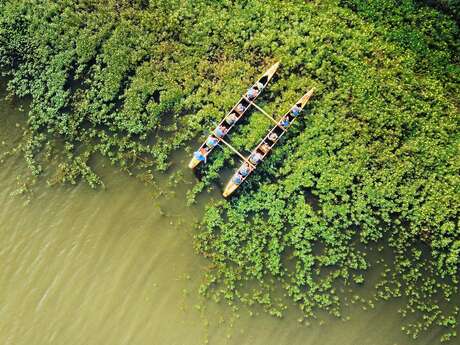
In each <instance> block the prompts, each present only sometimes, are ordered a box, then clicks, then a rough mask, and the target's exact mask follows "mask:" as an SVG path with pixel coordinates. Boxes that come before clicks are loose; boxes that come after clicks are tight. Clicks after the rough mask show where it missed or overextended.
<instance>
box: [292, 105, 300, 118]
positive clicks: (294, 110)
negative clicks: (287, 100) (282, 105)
mask: <svg viewBox="0 0 460 345" xmlns="http://www.w3.org/2000/svg"><path fill="white" fill-rule="evenodd" d="M301 111H302V108H301V107H299V106H298V105H297V104H296V105H294V106H293V107H292V109H291V115H292V116H293V117H297V116H299V114H300V112H301Z"/></svg>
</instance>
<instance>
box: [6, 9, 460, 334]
mask: <svg viewBox="0 0 460 345" xmlns="http://www.w3.org/2000/svg"><path fill="white" fill-rule="evenodd" d="M451 8H452V9H453V11H455V6H453V7H451ZM452 13H454V14H455V12H452ZM458 36H459V32H458V26H457V24H456V23H455V21H454V20H452V18H451V17H450V16H449V15H446V14H443V13H442V12H439V11H438V10H436V9H433V8H432V7H427V6H425V5H422V4H420V3H419V2H414V1H410V0H404V1H394V0H385V1H377V0H376V1H361V0H343V1H335V0H330V1H329V0H328V1H321V2H304V1H285V2H283V3H282V4H281V3H280V2H277V1H249V2H247V1H246V2H241V3H240V2H236V3H235V2H228V1H221V2H208V1H173V0H171V1H150V2H148V1H115V0H110V1H106V2H104V3H103V4H102V3H98V2H89V1H73V0H59V1H46V0H15V1H0V68H2V70H4V71H6V72H5V74H6V75H7V77H8V78H9V84H8V85H9V90H10V91H11V93H13V94H16V95H18V96H23V97H24V96H27V97H30V99H31V105H30V111H29V116H28V129H27V131H26V133H25V134H24V142H23V143H22V144H21V146H20V148H21V150H22V152H23V154H24V157H25V159H26V161H27V163H28V165H29V166H30V167H31V169H32V172H33V174H34V175H39V174H40V173H41V172H42V171H43V169H52V168H50V166H48V164H46V162H45V161H44V160H43V159H42V152H43V150H44V149H45V148H49V147H52V148H53V150H55V151H56V152H59V154H56V156H55V159H56V160H57V164H55V165H51V166H56V168H55V170H56V171H55V174H54V176H55V177H54V178H53V179H52V181H51V182H70V183H76V182H77V181H78V180H79V179H84V180H86V181H87V182H88V183H90V184H91V185H92V186H96V185H98V184H101V183H102V181H101V180H100V179H99V178H98V176H97V175H96V174H95V173H94V172H93V171H92V169H91V164H90V163H91V157H93V156H94V155H102V156H103V157H105V158H106V159H107V160H109V161H110V162H111V163H113V164H116V165H117V166H119V167H120V168H121V169H126V170H128V171H131V170H130V169H138V170H139V171H141V172H142V174H145V171H148V172H150V171H151V169H152V166H153V167H154V168H156V169H157V170H166V169H167V168H168V166H169V164H170V156H171V153H172V152H174V151H175V150H177V149H179V148H181V147H184V146H185V145H188V144H190V142H191V140H192V139H195V138H199V140H202V139H204V138H205V136H206V135H207V130H208V129H209V128H210V127H211V126H213V124H214V123H215V122H217V121H218V120H220V119H221V118H222V116H223V114H224V113H225V112H226V111H227V110H228V109H229V108H230V107H231V106H232V105H233V104H234V103H235V102H236V100H237V99H238V97H239V95H240V93H242V92H243V91H244V90H245V88H246V87H247V86H248V85H250V83H251V81H253V80H254V77H255V76H256V75H258V74H259V73H261V72H262V71H264V70H265V68H266V67H267V66H269V65H270V64H271V63H272V62H273V61H276V60H281V61H282V67H281V68H280V73H279V74H278V75H279V79H278V80H277V81H276V82H272V83H271V84H270V86H269V88H268V89H267V90H266V91H265V92H264V94H263V95H262V96H261V100H262V101H263V100H264V99H266V100H268V99H269V100H270V108H269V112H270V113H277V114H281V113H284V112H285V111H286V110H287V109H289V107H290V106H291V105H292V104H293V102H295V101H296V100H297V99H298V98H299V97H300V96H301V95H302V94H303V93H305V91H306V90H307V89H309V88H310V87H312V86H315V87H316V89H317V92H316V94H315V96H314V98H313V99H312V101H311V103H310V105H309V107H308V109H307V110H306V111H305V113H304V114H303V115H302V116H301V117H300V119H299V121H298V122H297V123H296V125H295V126H294V127H293V128H292V129H290V131H289V132H288V134H287V135H286V136H285V137H284V138H283V140H282V143H280V145H278V146H277V147H276V150H275V151H274V152H273V153H272V154H271V155H270V156H269V158H268V159H267V160H266V161H264V163H263V164H261V165H260V167H259V168H258V170H257V172H256V173H255V174H253V175H252V176H251V178H250V179H249V180H248V181H247V182H245V184H244V185H243V186H242V187H241V188H240V190H239V194H237V195H236V196H235V197H233V198H232V199H231V200H230V201H228V202H224V201H222V202H218V203H216V204H212V205H209V207H208V208H207V211H206V214H205V215H204V219H203V223H202V225H201V230H200V232H199V234H198V235H197V241H196V247H197V250H198V251H199V252H200V253H202V254H203V255H204V256H206V257H207V258H209V260H210V261H211V263H212V269H211V270H210V271H209V272H208V274H207V279H206V282H205V284H204V285H203V287H202V291H203V293H206V294H209V295H210V296H212V297H213V298H214V299H216V300H220V299H224V300H226V301H227V302H228V303H235V302H238V301H241V302H245V303H248V304H254V303H258V304H260V305H262V306H263V307H264V308H265V309H266V310H267V311H268V312H270V313H271V314H273V315H277V316H280V315H281V313H282V311H283V309H284V306H283V304H282V303H281V301H280V300H279V299H278V298H277V297H276V296H278V295H279V292H280V291H279V290H283V292H284V293H285V294H286V295H287V296H289V298H290V299H291V300H292V301H294V302H296V303H297V305H298V306H299V308H300V309H301V310H302V311H303V312H304V313H305V315H306V316H312V315H315V313H316V312H317V310H318V309H322V310H327V311H329V312H331V313H332V314H334V315H337V316H339V315H341V313H342V312H343V307H344V305H346V304H347V301H346V298H345V297H344V296H342V294H340V293H339V291H340V288H341V287H343V286H350V287H352V288H353V289H355V290H356V291H357V292H359V291H360V290H359V286H360V285H362V284H366V281H367V277H368V271H369V270H370V269H372V268H373V267H372V265H373V262H372V259H371V257H370V255H369V248H373V247H376V246H383V247H385V248H386V250H388V251H389V252H390V253H391V255H390V256H388V257H387V256H384V255H383V253H382V252H381V251H379V253H378V254H379V255H381V257H379V258H378V260H379V262H380V263H381V265H382V267H383V271H382V276H381V279H380V281H379V282H378V283H377V285H376V287H375V295H376V298H379V299H381V300H388V299H391V298H398V297H401V296H404V297H405V298H406V299H407V304H406V306H405V307H404V308H402V309H401V310H400V312H401V314H402V316H403V317H407V320H408V321H407V323H406V325H405V326H404V331H405V332H407V333H408V334H410V335H411V336H417V335H418V334H420V332H423V331H426V330H427V329H430V328H432V327H441V328H442V329H443V335H442V340H446V341H447V340H449V339H451V338H452V337H454V336H455V334H456V333H455V332H456V331H455V328H456V327H457V323H458V314H459V308H458V306H455V305H454V306H452V304H451V301H452V300H453V298H455V297H456V296H458V282H459V279H458V278H459V263H460V230H459V227H458V225H459V223H458V200H460V195H459V185H460V177H459V176H460V174H459V170H460V169H459V168H460V167H459V164H460V162H459V160H458V157H459V154H458V153H459V152H458V148H459V132H458V125H459V112H458V94H459V91H460V90H459V89H460V88H459V81H460V80H459V79H460V73H459V67H458V66H459V64H458V63H459V61H458V56H459V54H458V53H459V41H458ZM268 124H269V122H267V121H266V119H265V118H264V117H262V116H261V115H260V114H253V116H251V117H250V118H249V120H248V123H247V125H246V126H245V127H243V128H241V129H239V130H238V131H235V132H234V134H232V135H231V137H232V141H233V143H234V144H235V145H237V146H238V147H240V148H245V149H251V148H252V147H253V145H254V144H255V143H256V142H257V141H258V139H260V137H261V136H262V134H263V133H265V130H266V128H267V125H268ZM53 152H54V151H53ZM230 155H231V153H230V152H229V151H228V150H220V151H218V150H216V152H214V153H213V155H212V157H211V158H210V160H209V162H208V164H207V165H206V167H204V169H203V171H202V173H203V177H204V178H203V179H202V180H201V181H200V182H198V183H197V184H196V186H195V187H194V188H193V189H192V190H191V191H190V193H189V196H188V197H189V200H190V201H191V202H192V201H193V199H194V197H195V196H196V194H198V193H200V192H201V191H202V190H204V189H205V188H211V186H212V184H213V183H214V182H215V181H217V180H218V178H219V172H220V171H221V169H222V168H223V167H224V165H226V163H227V162H228V161H229V157H230ZM42 165H43V167H42ZM143 176H144V175H143ZM144 177H145V178H146V179H148V177H146V176H144ZM389 257H391V259H389ZM355 299H356V300H362V298H360V297H359V296H357V298H355ZM355 299H354V300H355ZM414 315H422V316H421V318H417V319H416V320H415V321H413V320H414V318H413V316H414Z"/></svg>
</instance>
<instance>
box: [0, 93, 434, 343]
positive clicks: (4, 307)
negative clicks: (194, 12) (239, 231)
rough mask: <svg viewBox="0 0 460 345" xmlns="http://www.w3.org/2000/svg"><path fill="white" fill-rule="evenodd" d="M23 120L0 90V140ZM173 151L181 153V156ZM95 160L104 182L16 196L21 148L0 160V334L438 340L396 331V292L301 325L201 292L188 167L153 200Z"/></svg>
mask: <svg viewBox="0 0 460 345" xmlns="http://www.w3.org/2000/svg"><path fill="white" fill-rule="evenodd" d="M23 120H24V115H23V114H22V113H21V112H20V111H19V110H17V104H11V103H8V102H4V101H2V102H0V144H2V146H1V147H0V152H3V151H4V150H5V148H7V147H9V146H10V145H12V144H13V143H15V142H17V140H18V138H19V135H20V133H21V129H20V128H19V127H17V125H16V123H18V122H19V123H22V122H23ZM2 142H4V143H2ZM176 161H177V162H176V166H177V167H180V166H181V165H183V166H185V165H186V157H185V156H184V157H182V158H181V157H178V158H177V160H176ZM96 167H97V170H98V171H99V172H100V173H102V175H103V177H104V181H105V183H106V186H107V188H106V189H100V190H91V189H90V188H89V187H87V186H86V185H84V184H79V185H77V186H59V187H56V186H55V187H48V186H47V185H46V183H45V181H44V180H43V181H39V183H38V185H37V186H36V187H35V188H34V189H33V194H32V195H31V197H30V202H29V203H26V202H25V201H26V200H27V198H26V197H24V196H11V195H10V194H11V193H12V192H13V191H14V190H15V189H16V188H17V184H16V176H17V175H18V173H22V172H25V171H26V170H25V168H24V164H23V161H22V159H21V158H12V159H9V160H8V161H6V163H5V164H3V165H1V166H0V205H1V208H0V344H4V345H9V344H11V345H13V344H14V345H22V344H24V345H25V344H27V345H31V344H66V345H70V344H85V345H88V344H98V345H99V344H111V345H121V344H168V345H169V344H184V345H194V344H206V343H209V344H263V345H271V344H273V345H275V344H276V345H282V344H286V345H295V344H299V345H300V344H303V345H305V344H315V345H316V344H323V345H328V344H344V345H347V344H350V345H351V344H353V345H355V344H369V345H370V344H375V345H394V344H435V343H437V342H438V340H437V339H438V334H437V331H436V330H434V331H432V333H430V334H428V335H425V336H423V337H421V338H420V339H418V340H417V341H415V342H414V341H411V340H410V339H409V338H408V337H407V336H405V335H404V334H403V333H402V332H401V331H400V326H401V319H400V317H399V316H398V314H397V312H396V311H397V309H398V307H399V303H400V302H399V301H394V302H390V303H387V304H380V303H377V304H376V308H375V309H372V310H367V311H364V310H362V309H361V308H360V307H357V306H355V305H352V306H350V310H349V311H348V314H349V315H350V316H351V320H350V321H346V322H345V321H341V320H338V319H336V318H333V317H328V316H323V317H322V320H321V321H319V320H314V321H312V322H311V324H310V325H309V326H307V325H305V324H302V323H299V321H298V318H299V316H300V314H299V313H298V312H297V311H296V310H295V308H291V311H289V312H288V313H287V314H286V316H285V317H284V318H283V319H277V318H273V317H270V316H268V315H266V314H264V313H261V312H258V311H257V310H256V312H255V315H254V316H250V314H249V312H248V311H247V310H246V309H244V308H242V309H241V310H240V311H238V312H237V313H236V312H232V311H231V310H230V308H228V307H227V306H226V305H223V304H215V303H213V302H206V301H204V300H203V299H202V298H201V297H199V295H198V293H197V290H198V287H199V285H200V280H201V278H202V274H203V272H204V271H205V270H206V268H207V265H208V262H207V261H206V260H205V259H204V258H202V257H200V256H198V255H196V254H195V253H194V251H193V238H192V237H193V231H194V230H193V223H194V222H195V221H197V220H198V219H199V217H200V214H201V213H202V211H203V204H204V203H205V202H207V201H209V199H210V198H220V194H219V193H218V192H216V193H215V194H212V195H204V196H202V197H201V199H200V200H199V202H198V204H197V205H195V206H193V207H187V206H186V203H185V192H186V190H187V188H188V187H189V186H190V183H193V181H194V176H192V174H191V173H190V172H188V171H186V176H185V179H186V181H185V182H184V183H182V184H180V185H179V186H177V187H176V188H174V192H175V194H171V195H167V196H164V197H162V198H160V199H158V200H155V199H154V198H153V197H152V195H153V191H152V189H151V187H146V186H144V185H143V184H142V183H140V182H139V181H137V180H136V179H135V178H133V177H129V176H126V175H125V174H123V173H120V172H118V171H117V170H115V169H113V168H111V167H105V166H104V162H99V163H96ZM165 178H166V177H165ZM369 286H370V284H369V285H365V286H364V287H363V289H364V290H366V289H368V288H369ZM364 292H365V291H364Z"/></svg>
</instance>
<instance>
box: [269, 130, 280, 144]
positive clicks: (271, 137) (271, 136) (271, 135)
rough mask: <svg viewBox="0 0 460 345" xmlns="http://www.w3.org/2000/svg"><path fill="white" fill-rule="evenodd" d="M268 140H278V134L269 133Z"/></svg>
mask: <svg viewBox="0 0 460 345" xmlns="http://www.w3.org/2000/svg"><path fill="white" fill-rule="evenodd" d="M268 139H270V140H271V141H273V142H275V141H277V140H278V134H276V133H275V132H271V133H270V134H269V135H268Z"/></svg>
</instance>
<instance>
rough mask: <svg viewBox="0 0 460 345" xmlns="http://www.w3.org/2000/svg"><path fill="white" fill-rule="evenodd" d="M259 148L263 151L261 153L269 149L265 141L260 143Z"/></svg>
mask: <svg viewBox="0 0 460 345" xmlns="http://www.w3.org/2000/svg"><path fill="white" fill-rule="evenodd" d="M259 148H260V150H261V151H262V152H263V153H265V154H266V153H267V152H268V151H270V145H268V144H267V143H263V144H262V145H260V147H259Z"/></svg>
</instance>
